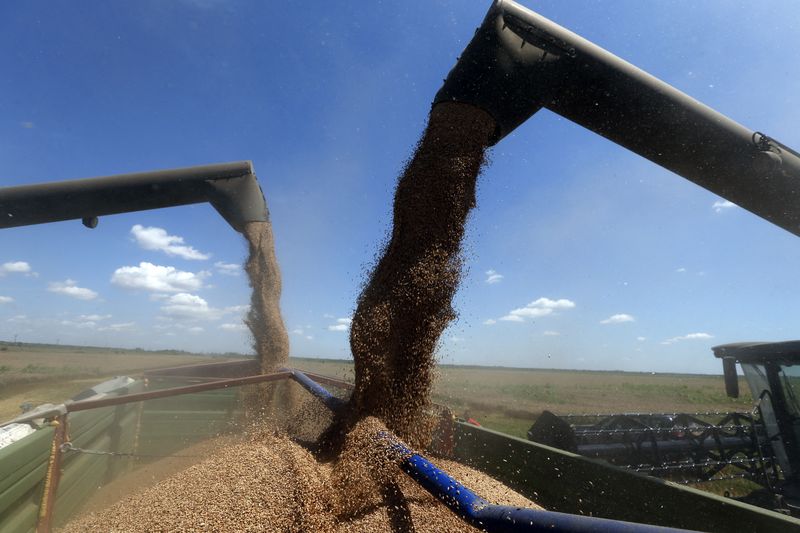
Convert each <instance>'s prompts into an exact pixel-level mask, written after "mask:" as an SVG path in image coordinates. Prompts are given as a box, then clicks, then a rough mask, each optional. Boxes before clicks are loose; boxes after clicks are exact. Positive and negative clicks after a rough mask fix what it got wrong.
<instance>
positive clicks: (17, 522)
mask: <svg viewBox="0 0 800 533" xmlns="http://www.w3.org/2000/svg"><path fill="white" fill-rule="evenodd" d="M38 518H39V502H38V501H33V500H29V501H26V502H24V503H23V505H20V506H18V507H17V508H15V509H14V510H13V511H12V512H10V513H8V515H6V516H3V517H2V518H0V531H3V533H29V532H33V531H35V530H36V521H37V519H38Z"/></svg>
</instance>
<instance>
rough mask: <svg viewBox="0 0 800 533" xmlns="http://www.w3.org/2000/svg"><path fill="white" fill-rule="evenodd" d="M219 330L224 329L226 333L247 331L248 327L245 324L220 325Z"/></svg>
mask: <svg viewBox="0 0 800 533" xmlns="http://www.w3.org/2000/svg"><path fill="white" fill-rule="evenodd" d="M219 329H224V330H225V331H247V326H245V325H244V324H233V323H227V324H220V325H219Z"/></svg>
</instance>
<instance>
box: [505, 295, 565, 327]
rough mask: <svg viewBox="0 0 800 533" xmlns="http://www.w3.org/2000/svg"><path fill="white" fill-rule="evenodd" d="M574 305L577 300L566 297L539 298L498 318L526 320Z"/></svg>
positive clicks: (514, 320) (517, 320)
mask: <svg viewBox="0 0 800 533" xmlns="http://www.w3.org/2000/svg"><path fill="white" fill-rule="evenodd" d="M573 307H575V302H573V301H572V300H567V299H565V298H560V299H558V300H551V299H550V298H539V299H538V300H534V301H532V302H531V303H529V304H528V305H526V306H525V307H519V308H517V309H512V310H511V311H509V313H508V314H507V315H505V316H502V317H500V318H499V319H498V320H503V321H506V322H524V321H525V319H526V318H539V317H543V316H547V315H552V314H553V313H554V312H555V311H560V310H563V309H572V308H573Z"/></svg>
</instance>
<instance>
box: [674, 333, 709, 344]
mask: <svg viewBox="0 0 800 533" xmlns="http://www.w3.org/2000/svg"><path fill="white" fill-rule="evenodd" d="M713 338H714V336H713V335H710V334H708V333H689V334H688V335H681V336H680V337H672V338H671V339H667V340H665V341H662V342H661V344H675V343H676V342H680V341H691V340H708V339H713Z"/></svg>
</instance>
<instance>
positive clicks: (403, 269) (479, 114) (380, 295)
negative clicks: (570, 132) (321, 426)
mask: <svg viewBox="0 0 800 533" xmlns="http://www.w3.org/2000/svg"><path fill="white" fill-rule="evenodd" d="M494 128H495V124H494V121H493V120H492V118H491V117H490V116H489V115H488V114H487V113H485V112H484V111H482V110H480V109H478V108H475V107H472V106H469V105H465V104H459V103H443V104H439V105H437V106H435V107H434V108H433V110H432V111H431V114H430V117H429V120H428V127H427V128H426V130H425V132H424V134H423V136H422V139H421V140H420V142H419V144H418V146H417V149H416V151H415V153H414V155H413V157H412V158H411V160H410V162H409V163H408V165H407V166H406V168H405V170H404V172H403V175H402V176H401V178H400V180H399V182H398V184H397V190H396V191H395V199H394V220H393V228H392V235H391V240H390V241H389V243H388V245H387V246H386V249H385V250H384V252H383V256H382V257H381V258H380V260H379V261H378V263H377V265H376V267H375V269H374V271H373V272H372V275H371V277H370V280H369V283H368V284H367V285H366V287H365V289H364V290H363V292H362V293H361V295H360V297H359V299H358V306H357V309H356V312H355V315H354V317H353V324H352V328H351V331H350V348H351V351H352V353H353V359H354V361H355V390H354V392H353V395H352V397H351V401H350V403H349V408H348V413H347V414H346V416H345V418H344V419H343V420H342V422H341V424H340V427H338V428H335V429H334V431H338V432H339V433H340V434H342V433H345V432H346V431H347V430H348V429H349V427H351V426H352V424H353V423H355V422H356V421H357V420H360V419H361V418H363V417H364V416H375V417H378V418H379V419H380V420H382V421H383V422H384V423H385V424H386V425H387V426H388V427H389V428H390V429H391V430H392V431H394V432H395V433H397V434H398V435H400V436H401V437H402V438H404V439H406V440H408V441H409V442H411V443H412V444H414V445H416V446H425V444H426V442H427V438H428V430H429V427H428V425H427V424H426V423H425V422H426V421H427V420H428V419H427V418H426V417H425V416H423V414H424V412H425V410H426V408H427V407H428V405H429V402H430V393H431V386H432V382H433V371H434V366H435V360H434V351H435V349H436V345H437V343H438V341H439V337H440V335H441V333H442V331H443V330H444V329H445V327H447V325H448V324H449V323H450V322H451V321H452V320H453V319H454V318H455V316H456V315H455V312H454V310H453V308H452V306H451V304H452V299H453V295H454V293H455V291H456V288H457V287H458V283H459V280H460V277H461V265H462V262H461V257H460V249H461V242H462V239H463V236H464V225H465V223H466V220H467V216H468V214H469V212H470V210H471V209H472V208H473V207H474V205H475V185H476V181H477V177H478V174H479V173H480V170H481V167H482V165H483V163H484V160H485V152H486V148H487V146H488V143H489V137H490V135H491V133H492V132H493V131H494ZM332 440H335V439H332Z"/></svg>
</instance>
